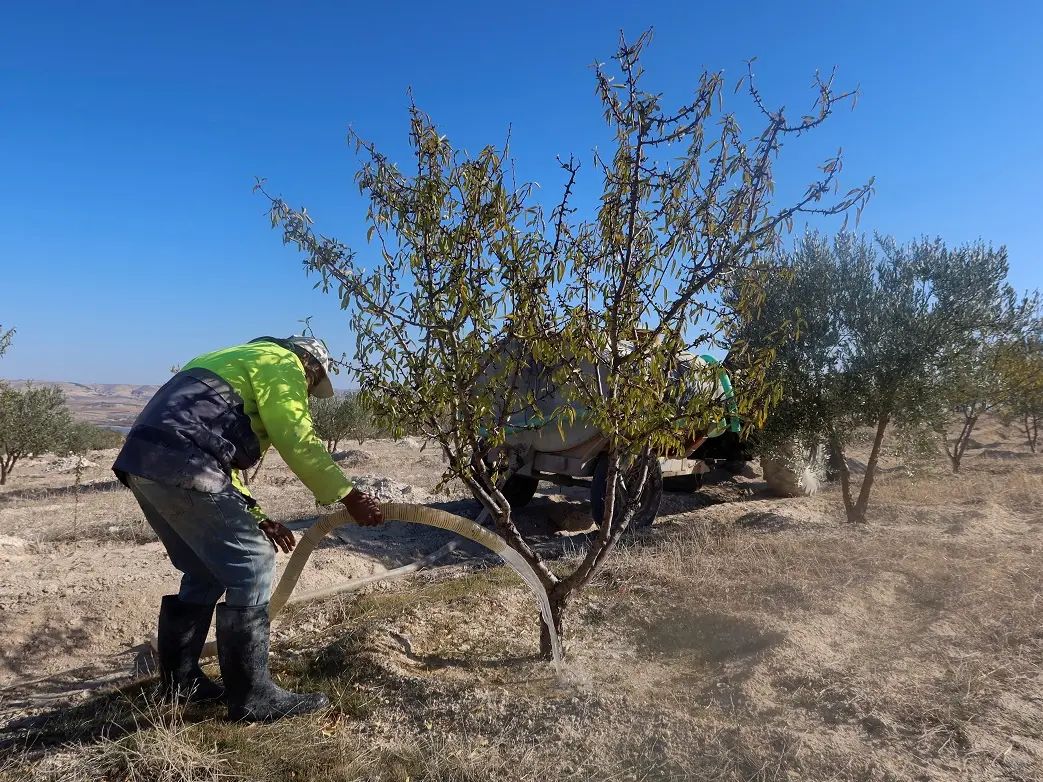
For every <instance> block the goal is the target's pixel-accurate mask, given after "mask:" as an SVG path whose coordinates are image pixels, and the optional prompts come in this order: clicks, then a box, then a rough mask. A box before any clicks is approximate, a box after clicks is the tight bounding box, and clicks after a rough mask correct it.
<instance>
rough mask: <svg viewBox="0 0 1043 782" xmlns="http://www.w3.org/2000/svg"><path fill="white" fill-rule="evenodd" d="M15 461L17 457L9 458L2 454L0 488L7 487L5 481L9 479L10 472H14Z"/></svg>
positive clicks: (0, 460)
mask: <svg viewBox="0 0 1043 782" xmlns="http://www.w3.org/2000/svg"><path fill="white" fill-rule="evenodd" d="M17 461H18V457H17V456H9V455H7V454H4V457H3V458H2V459H0V486H6V485H7V479H8V477H10V475H11V471H12V470H14V465H15V462H17Z"/></svg>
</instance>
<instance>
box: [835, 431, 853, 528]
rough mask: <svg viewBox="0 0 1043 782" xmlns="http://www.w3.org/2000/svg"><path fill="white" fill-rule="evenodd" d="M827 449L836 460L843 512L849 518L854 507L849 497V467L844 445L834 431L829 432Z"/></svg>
mask: <svg viewBox="0 0 1043 782" xmlns="http://www.w3.org/2000/svg"><path fill="white" fill-rule="evenodd" d="M829 450H830V458H831V459H835V460H836V462H835V463H836V468H837V473H838V474H839V475H840V493H841V495H842V496H843V498H844V512H845V513H846V514H847V515H848V517H849V518H850V516H851V512H852V510H853V508H854V507H855V502H854V500H853V499H852V498H851V469H850V468H849V467H848V466H847V455H846V454H845V453H844V446H843V445H842V444H841V442H840V438H839V437H838V436H837V435H836V433H833V434H830V437H829Z"/></svg>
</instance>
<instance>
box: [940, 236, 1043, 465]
mask: <svg viewBox="0 0 1043 782" xmlns="http://www.w3.org/2000/svg"><path fill="white" fill-rule="evenodd" d="M997 255H999V256H1002V257H1001V258H999V257H998V258H997V262H998V263H1001V264H1002V265H1003V267H1004V268H1006V252H1005V251H1004V250H1003V249H1000V250H999V251H998V253H997ZM990 290H991V291H992V292H994V293H995V294H996V299H995V301H994V302H993V304H992V313H991V317H988V318H987V319H986V320H983V321H982V323H980V324H979V325H978V326H977V327H976V328H975V329H974V330H973V332H972V334H971V335H970V345H969V348H968V350H967V351H966V352H965V353H963V354H962V355H960V356H958V357H957V358H956V360H954V361H953V362H952V364H951V366H950V367H949V371H948V373H947V375H948V376H947V380H946V395H945V398H944V402H945V406H944V410H943V411H942V415H941V416H940V420H939V422H938V425H937V427H936V428H937V430H938V431H939V433H940V435H941V437H942V441H943V443H944V446H945V452H946V455H947V456H948V457H949V462H950V464H951V465H952V470H953V472H959V471H960V463H961V462H962V460H963V456H964V454H965V453H966V450H967V446H968V445H969V444H970V442H971V435H972V434H973V432H974V428H975V427H976V426H977V424H978V421H979V419H980V418H981V416H982V415H984V414H985V413H988V412H993V411H998V410H1001V409H1003V408H1004V406H1005V404H1006V402H1007V398H1008V394H1009V393H1010V392H1011V390H1012V388H1011V387H1010V386H1009V385H1008V383H1007V378H1006V377H1005V376H1004V372H1003V368H1004V362H1005V360H1006V359H1007V357H1008V356H1010V355H1011V352H1012V350H1016V349H1017V346H1018V345H1021V344H1023V343H1024V342H1025V340H1027V339H1028V338H1029V334H1030V331H1031V329H1032V325H1033V320H1032V318H1033V313H1034V312H1036V310H1037V309H1038V295H1037V294H1033V295H1030V296H1026V297H1025V298H1023V299H1021V300H1020V301H1019V300H1018V299H1017V297H1016V296H1015V294H1014V290H1013V288H1011V287H1010V286H1009V285H1001V286H997V287H995V288H991V289H990Z"/></svg>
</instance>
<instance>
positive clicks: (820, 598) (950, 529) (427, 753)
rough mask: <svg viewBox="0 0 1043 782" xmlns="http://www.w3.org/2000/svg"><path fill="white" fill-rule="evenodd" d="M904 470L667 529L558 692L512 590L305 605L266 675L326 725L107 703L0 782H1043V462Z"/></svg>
mask: <svg viewBox="0 0 1043 782" xmlns="http://www.w3.org/2000/svg"><path fill="white" fill-rule="evenodd" d="M904 475H905V473H903V472H899V471H895V472H892V473H887V474H885V475H884V476H883V477H882V478H881V481H880V483H879V486H878V488H877V490H876V492H877V494H876V504H875V506H874V509H873V512H872V515H871V522H872V523H871V524H870V525H869V526H868V527H867V528H856V527H851V526H848V525H845V524H842V523H841V521H840V519H842V518H843V512H842V510H841V508H840V506H839V503H838V502H837V498H836V497H835V496H834V495H833V494H832V493H829V492H827V494H826V495H825V496H823V497H818V498H814V499H810V500H791V501H789V500H784V501H775V500H772V501H769V500H765V499H762V498H757V497H753V498H752V499H751V498H749V497H747V496H746V495H743V496H742V497H741V498H740V499H741V501H737V502H733V503H724V504H718V505H713V506H710V507H706V508H704V509H702V510H699V511H697V512H694V513H687V514H684V515H680V516H675V517H672V518H670V519H666V520H664V522H663V523H662V524H661V525H660V526H659V527H658V529H657V530H656V531H655V532H654V533H652V534H650V535H646V536H643V537H639V538H637V539H635V540H633V541H631V542H630V543H628V544H627V545H625V546H623V547H622V548H621V549H620V551H618V552H617V555H616V557H615V558H614V559H613V560H612V561H611V562H610V564H609V566H608V567H607V568H606V569H605V570H604V571H602V573H601V574H600V575H599V576H598V578H597V579H596V580H595V582H594V583H593V584H592V585H591V588H590V589H589V590H588V591H587V592H586V593H584V594H583V595H581V596H580V597H578V598H577V599H576V600H575V602H574V604H573V606H572V610H571V614H570V616H569V618H568V621H567V634H568V651H569V660H570V662H569V668H568V677H567V681H566V682H564V683H560V682H557V681H555V680H554V678H553V677H552V676H551V675H550V672H549V670H548V667H547V666H546V665H545V664H544V663H542V662H540V661H538V660H536V659H534V656H533V654H534V652H535V649H536V621H535V611H534V608H533V605H532V601H531V598H530V596H529V595H528V594H527V592H526V590H525V589H524V587H522V586H521V585H520V583H519V582H518V580H517V579H516V578H515V576H514V575H513V574H512V573H511V572H510V571H508V570H506V569H504V568H491V569H488V570H483V571H478V572H471V573H461V572H460V571H452V573H453V575H454V577H453V578H451V579H445V578H444V576H443V577H442V578H440V579H431V578H427V579H417V580H414V581H412V582H410V583H406V584H404V585H398V586H395V587H391V588H386V589H379V590H374V591H371V592H369V593H366V594H363V595H357V596H353V597H351V598H346V599H345V598H338V599H331V600H328V601H325V602H323V603H320V604H317V605H311V606H303V607H297V608H295V609H294V613H293V614H292V615H291V617H290V623H291V624H293V623H296V625H297V626H299V627H302V628H303V627H305V626H307V627H309V628H310V629H309V630H307V631H306V632H305V631H301V632H299V633H298V634H297V635H296V636H292V637H289V638H288V640H287V641H286V642H285V643H283V644H282V645H281V646H280V647H279V648H277V650H276V653H275V654H274V657H273V659H274V666H273V667H274V670H275V671H276V674H277V676H278V678H279V680H280V681H281V682H282V683H283V684H284V685H285V686H291V687H295V688H300V689H312V688H320V689H322V690H323V691H325V692H327V693H328V694H329V695H330V696H331V699H332V701H333V704H334V708H333V709H332V710H331V711H330V712H329V713H328V714H324V715H317V716H314V717H306V718H300V719H294V720H287V721H284V722H281V723H277V724H274V725H270V726H260V727H247V726H240V725H231V724H228V723H225V722H223V721H221V720H220V719H219V712H218V711H217V710H214V709H209V710H206V709H196V710H187V711H185V712H184V713H183V715H181V716H180V717H170V716H167V715H165V714H152V713H150V712H147V709H146V710H145V713H148V714H149V717H148V718H147V719H143V718H141V717H140V714H141V713H142V710H143V708H144V707H142V706H141V705H128V704H138V703H139V700H140V699H141V698H142V697H143V695H142V694H141V693H134V692H131V693H128V694H127V695H123V696H108V700H106V699H96V700H95V701H92V702H89V703H87V704H85V705H83V706H80V707H77V709H78V711H75V712H73V713H70V711H69V710H66V711H64V712H57V713H55V714H54V715H52V717H51V720H52V721H51V723H50V726H49V727H48V726H47V725H46V724H41V725H39V726H37V727H36V728H35V735H36V736H37V737H38V739H39V741H40V744H39V745H38V749H39V751H42V752H43V757H44V758H45V759H47V760H46V763H41V762H40V757H39V756H33V757H32V758H29V757H27V756H25V755H17V754H16V755H13V756H10V757H9V759H8V761H7V763H8V768H7V770H6V771H4V772H2V773H0V779H4V780H5V782H6V780H14V779H40V780H43V779H67V780H69V782H80V780H84V781H85V780H87V779H96V778H99V777H100V776H103V775H104V778H108V779H167V778H171V779H172V778H183V779H186V780H195V779H216V778H222V777H220V776H218V775H220V774H224V775H228V776H226V777H224V778H231V779H244V780H277V779H280V780H281V779H294V780H301V781H302V782H318V780H344V781H345V782H348V781H351V780H388V781H389V782H390V781H393V782H405V780H431V781H432V782H479V781H480V780H500V779H505V780H511V779H517V780H541V781H543V782H549V781H550V780H570V781H576V782H579V781H580V780H583V781H585V780H648V781H650V782H651V781H656V782H658V780H677V781H678V782H680V780H701V779H714V780H731V781H733V782H740V781H741V782H753V781H757V782H781V781H783V780H791V781H794V782H795V781H796V780H850V781H852V782H855V781H858V782H898V781H899V780H925V781H926V782H941V781H942V780H967V782H971V780H973V781H974V782H978V780H997V781H998V780H1007V782H1011V781H1013V782H1028V781H1029V780H1038V779H1041V778H1043V669H1041V662H1043V629H1041V628H1043V601H1041V595H1043V561H1041V560H1043V555H1041V551H1043V541H1041V540H1040V537H1039V536H1040V533H1041V531H1043V525H1041V524H1040V521H1041V519H1040V516H1039V513H1040V507H1039V506H1040V498H1041V497H1043V483H1041V482H1043V465H1041V462H1040V460H1039V459H1036V460H1029V459H992V458H976V459H974V460H969V461H968V462H967V463H966V465H965V467H964V472H963V474H962V475H960V476H952V475H949V474H947V473H946V472H945V471H944V469H939V467H938V466H934V467H932V468H930V469H927V470H918V471H917V477H916V478H915V479H910V478H907V477H903V476H904ZM771 514H774V515H771ZM776 516H777V517H778V519H779V521H778V523H775V521H773V519H775V517H776ZM764 519H767V520H768V521H769V522H771V523H762V521H763V520H764ZM135 715H139V716H138V717H135ZM103 722H107V723H114V724H115V725H116V726H118V727H117V728H114V729H113V730H111V731H110V732H109V733H107V734H104V735H105V737H103V738H98V737H99V736H100V735H102V732H101V730H100V724H101V723H103ZM63 744H65V745H68V746H66V747H65V748H64V749H61V750H59V747H61V746H62V745H63ZM45 745H48V746H49V748H48V746H45ZM56 753H57V754H56ZM33 764H35V766H34V765H33ZM46 768H50V769H52V771H55V772H56V773H57V772H58V771H60V772H61V773H63V774H65V775H66V776H50V777H48V776H40V775H39V774H43V773H44V771H42V770H40V769H46ZM92 768H93V769H94V771H95V774H94V776H91V775H90V772H89V770H90V769H92ZM47 773H51V772H47ZM5 774H6V776H5ZM32 774H38V776H35V777H34V776H32ZM133 774H137V775H138V776H133ZM164 774H168V775H169V774H181V776H180V777H178V776H164ZM77 775H78V776H77Z"/></svg>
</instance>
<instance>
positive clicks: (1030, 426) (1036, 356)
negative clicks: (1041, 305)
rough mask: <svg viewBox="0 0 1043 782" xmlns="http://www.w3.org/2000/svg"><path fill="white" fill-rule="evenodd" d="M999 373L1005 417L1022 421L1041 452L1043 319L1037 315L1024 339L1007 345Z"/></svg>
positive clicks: (1031, 443)
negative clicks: (1039, 318) (1037, 317)
mask: <svg viewBox="0 0 1043 782" xmlns="http://www.w3.org/2000/svg"><path fill="white" fill-rule="evenodd" d="M999 375H1000V382H1001V383H1002V387H1003V403H1002V406H1001V412H1002V414H1003V417H1004V418H1005V419H1007V420H1008V421H1013V422H1015V423H1016V424H1017V425H1018V427H1019V428H1020V429H1021V432H1022V434H1023V435H1024V437H1025V442H1026V444H1027V445H1028V446H1029V449H1030V450H1031V451H1032V453H1037V452H1038V449H1039V434H1040V430H1043V321H1040V320H1038V319H1037V320H1036V321H1035V322H1034V324H1033V326H1032V327H1031V329H1030V331H1029V333H1028V334H1027V335H1026V336H1025V337H1024V338H1023V339H1021V340H1017V341H1013V342H1011V343H1009V344H1007V345H1006V346H1005V347H1004V349H1003V351H1002V353H1001V355H1000V359H999Z"/></svg>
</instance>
